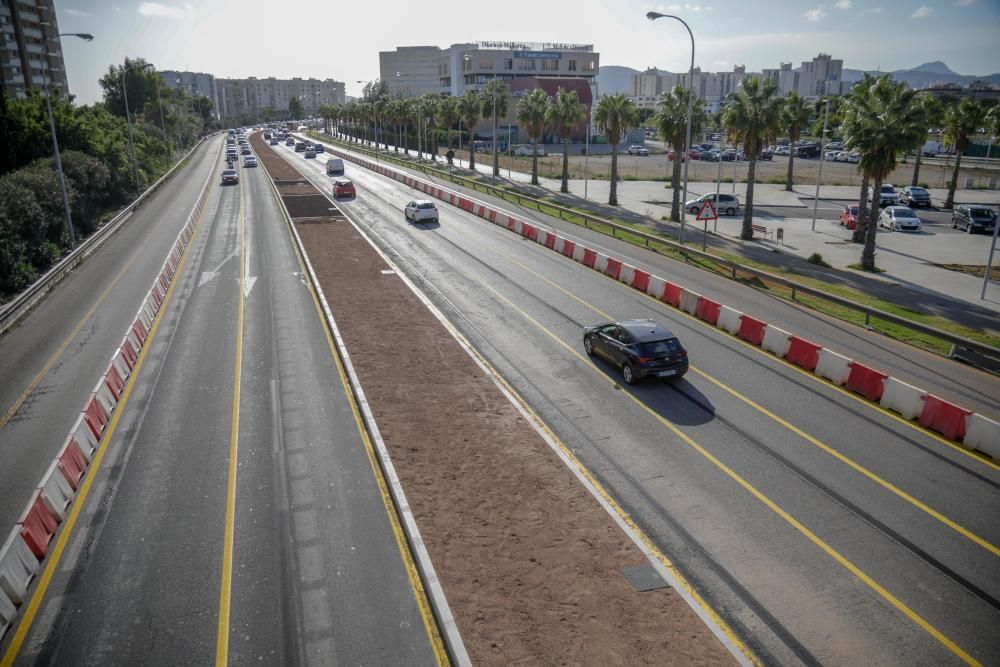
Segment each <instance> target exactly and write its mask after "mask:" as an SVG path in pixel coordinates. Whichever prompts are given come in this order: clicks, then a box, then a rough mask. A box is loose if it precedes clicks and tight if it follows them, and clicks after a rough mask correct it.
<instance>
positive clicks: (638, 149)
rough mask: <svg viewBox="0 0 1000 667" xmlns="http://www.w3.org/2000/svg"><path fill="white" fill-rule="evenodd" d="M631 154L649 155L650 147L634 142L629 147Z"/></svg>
mask: <svg viewBox="0 0 1000 667" xmlns="http://www.w3.org/2000/svg"><path fill="white" fill-rule="evenodd" d="M628 154H629V155H649V149H648V148H646V147H645V146H639V145H638V144H633V145H631V146H629V147H628Z"/></svg>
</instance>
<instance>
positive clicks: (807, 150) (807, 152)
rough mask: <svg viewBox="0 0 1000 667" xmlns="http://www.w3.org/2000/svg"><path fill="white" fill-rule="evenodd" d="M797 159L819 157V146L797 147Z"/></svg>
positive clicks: (806, 145)
mask: <svg viewBox="0 0 1000 667" xmlns="http://www.w3.org/2000/svg"><path fill="white" fill-rule="evenodd" d="M795 157H797V158H802V159H804V160H808V159H811V158H814V157H819V146H818V145H816V144H802V145H801V146H796V147H795Z"/></svg>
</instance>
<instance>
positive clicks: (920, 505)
mask: <svg viewBox="0 0 1000 667" xmlns="http://www.w3.org/2000/svg"><path fill="white" fill-rule="evenodd" d="M494 252H496V253H497V254H498V255H500V256H502V257H504V258H505V259H507V260H508V261H510V262H512V263H514V264H517V265H518V266H520V267H521V268H523V269H524V270H525V271H527V272H529V273H531V274H533V275H534V276H535V277H537V278H538V279H540V280H542V281H544V282H545V283H547V284H549V285H551V286H552V287H554V288H555V289H557V290H559V291H560V292H562V293H563V294H565V295H566V296H568V297H570V298H571V299H574V300H575V301H577V302H579V303H581V304H582V305H584V306H586V307H587V308H589V309H590V310H592V311H594V312H595V313H597V314H598V315H600V316H601V317H604V318H606V319H608V320H614V319H615V318H614V317H613V316H612V315H610V314H609V313H606V312H604V311H603V310H601V309H600V308H598V307H597V306H594V305H593V304H591V303H589V302H588V301H585V300H584V299H582V298H580V297H578V296H577V295H576V294H573V293H572V292H570V291H569V290H567V289H565V288H564V287H562V286H561V285H559V284H557V283H555V282H553V281H552V280H549V279H548V278H546V277H545V276H543V275H541V274H540V273H538V272H536V271H534V270H532V269H531V268H530V267H528V266H525V265H524V264H522V263H521V262H519V261H517V260H516V259H514V258H513V257H510V256H508V255H506V254H504V253H502V252H499V251H496V250H494ZM615 282H616V283H618V281H615ZM618 284H620V285H623V284H622V283H618ZM623 286H624V285H623ZM626 289H630V290H631V289H632V288H631V287H626ZM647 296H648V295H647ZM657 303H662V302H659V301H657ZM679 312H680V313H681V314H683V315H685V316H687V317H688V319H693V320H695V321H698V322H701V323H702V324H706V323H705V322H703V321H702V320H700V319H698V318H695V317H693V316H691V315H689V314H688V313H686V312H684V311H679ZM713 329H714V327H713ZM737 340H741V339H737ZM744 342H745V341H744ZM751 347H753V349H755V350H757V349H759V348H757V347H755V346H751ZM767 356H769V357H770V356H771V355H767ZM772 358H774V359H777V357H772ZM690 368H691V370H692V371H694V372H695V373H697V374H698V375H700V376H702V377H704V378H705V379H706V380H708V381H709V382H711V383H712V384H714V385H716V386H717V387H719V388H720V389H722V390H724V391H725V392H727V393H728V394H730V395H731V396H733V397H735V398H737V399H739V400H740V401H742V402H743V403H746V404H747V405H748V406H750V407H751V408H753V409H754V410H757V411H758V412H760V413H761V414H763V415H764V416H766V417H768V418H769V419H771V420H772V421H774V422H776V423H777V424H779V425H781V426H782V427H784V428H786V429H788V430H789V431H791V432H792V433H794V434H796V435H797V436H799V437H800V438H802V439H803V440H805V441H806V442H808V443H810V444H812V445H814V446H816V447H818V448H819V449H821V450H823V451H824V452H826V453H827V454H829V455H830V456H832V457H834V458H835V459H837V460H838V461H840V462H841V463H843V464H845V465H847V466H849V467H851V468H852V469H853V470H855V471H856V472H859V473H861V474H862V475H864V476H865V477H867V478H868V479H870V480H871V481H873V482H875V483H876V484H878V485H879V486H881V487H882V488H884V489H886V490H888V491H890V492H892V493H894V494H895V495H896V496H898V497H899V498H901V499H903V500H904V501H906V502H908V503H910V504H911V505H913V506H914V507H916V508H917V509H919V510H920V511H922V512H924V513H926V514H927V515H928V516H931V517H932V518H934V519H937V520H938V521H940V522H941V523H943V524H944V525H945V526H947V527H948V528H951V529H952V530H954V531H955V532H957V533H958V534H960V535H962V536H963V537H966V538H968V539H969V540H971V541H973V542H975V543H976V544H978V545H979V546H981V547H982V548H984V549H986V550H987V551H989V552H990V553H992V554H993V555H994V556H1000V547H997V546H996V545H994V544H992V543H991V542H989V541H988V540H986V539H984V538H982V537H980V536H979V535H977V534H975V533H974V532H972V531H971V530H968V529H967V528H964V527H963V526H961V525H959V524H958V522H956V521H954V520H952V519H949V518H948V517H946V516H945V515H943V514H941V513H940V512H938V511H937V510H935V509H933V508H932V507H930V506H929V505H927V504H926V503H924V502H922V501H920V500H917V499H916V498H914V497H913V496H911V495H910V494H908V493H906V492H905V491H903V490H902V489H900V488H899V487H897V486H896V485H895V484H893V483H891V482H889V481H888V480H886V479H883V478H882V477H880V476H879V475H877V474H875V473H874V472H872V471H871V470H869V469H868V468H866V467H865V466H863V465H861V464H860V463H858V462H857V461H855V460H854V459H852V458H850V457H848V456H847V455H846V454H843V453H841V452H840V451H838V450H836V449H834V448H833V447H831V446H830V445H827V444H826V443H824V442H823V441H821V440H820V439H819V438H816V437H815V436H812V435H810V434H809V433H806V432H805V431H803V430H802V429H800V428H799V427H797V426H795V425H794V424H792V423H791V422H789V421H788V420H786V419H784V418H783V417H781V416H779V415H777V414H776V413H774V412H772V411H771V410H768V409H767V408H765V407H764V406H762V405H760V404H759V403H757V402H756V401H754V400H753V399H751V398H750V397H748V396H746V395H744V394H742V393H740V392H739V391H737V390H736V389H733V388H732V387H730V386H729V385H727V384H726V383H724V382H722V381H721V380H719V379H717V378H715V377H714V376H712V375H710V374H708V373H706V372H705V371H703V370H701V369H700V368H697V367H696V366H694V365H691V367H690ZM799 370H802V369H799ZM833 386H835V385H833Z"/></svg>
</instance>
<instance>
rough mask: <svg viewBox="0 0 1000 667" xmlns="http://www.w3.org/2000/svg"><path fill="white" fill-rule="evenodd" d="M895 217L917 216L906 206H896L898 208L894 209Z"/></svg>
mask: <svg viewBox="0 0 1000 667" xmlns="http://www.w3.org/2000/svg"><path fill="white" fill-rule="evenodd" d="M896 217H897V218H915V217H917V214H916V213H914V212H913V211H911V210H910V209H908V208H898V209H896Z"/></svg>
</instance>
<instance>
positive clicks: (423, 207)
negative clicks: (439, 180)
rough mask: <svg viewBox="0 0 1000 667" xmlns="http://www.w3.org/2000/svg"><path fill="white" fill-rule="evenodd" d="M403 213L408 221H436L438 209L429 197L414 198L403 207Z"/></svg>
mask: <svg viewBox="0 0 1000 667" xmlns="http://www.w3.org/2000/svg"><path fill="white" fill-rule="evenodd" d="M403 215H404V216H405V217H406V219H407V220H409V221H410V222H425V221H428V220H429V221H431V222H438V210H437V206H435V205H434V202H432V201H431V200H430V199H414V200H413V201H411V202H410V203H409V204H407V205H406V207H405V208H404V209H403Z"/></svg>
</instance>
